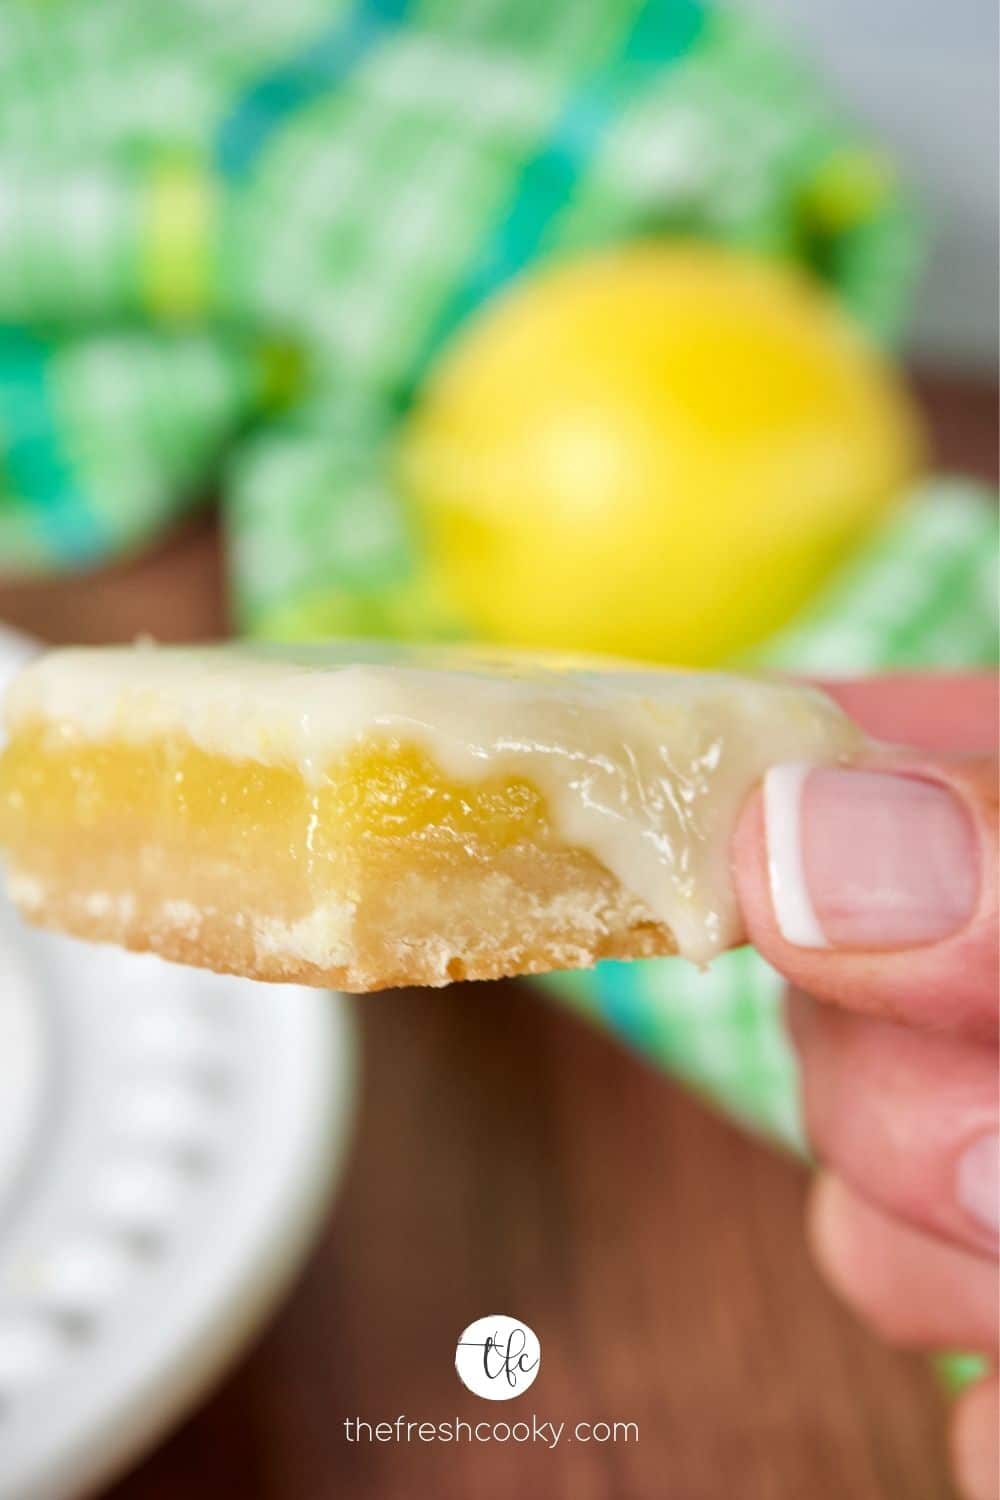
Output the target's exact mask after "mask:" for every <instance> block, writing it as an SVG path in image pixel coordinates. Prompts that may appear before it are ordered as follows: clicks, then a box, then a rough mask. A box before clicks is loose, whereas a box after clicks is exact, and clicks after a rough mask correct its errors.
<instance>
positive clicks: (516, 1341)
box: [455, 1313, 542, 1401]
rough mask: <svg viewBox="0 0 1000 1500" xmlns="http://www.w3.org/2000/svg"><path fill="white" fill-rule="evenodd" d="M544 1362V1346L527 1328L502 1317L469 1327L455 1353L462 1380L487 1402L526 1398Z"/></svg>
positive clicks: (483, 1319) (481, 1319) (478, 1321)
mask: <svg viewBox="0 0 1000 1500" xmlns="http://www.w3.org/2000/svg"><path fill="white" fill-rule="evenodd" d="M541 1362H542V1349H541V1345H540V1344H539V1342H538V1339H537V1338H536V1337H535V1335H534V1333H532V1331H531V1329H530V1328H529V1327H528V1325H527V1324H526V1323H519V1322H518V1321H517V1319H516V1318H505V1317H503V1316H502V1315H501V1314H499V1313H498V1314H496V1315H495V1316H494V1317H490V1318H477V1319H476V1321H475V1322H474V1323H470V1324H469V1326H468V1328H467V1329H466V1330H465V1332H464V1333H463V1334H462V1335H461V1337H460V1338H459V1341H458V1347H457V1348H456V1350H455V1369H456V1370H457V1371H458V1378H459V1380H460V1381H461V1382H462V1384H463V1385H464V1386H467V1387H468V1389H469V1390H470V1391H472V1392H473V1393H474V1394H475V1395H477V1396H483V1397H485V1399H486V1400H487V1401H510V1400H511V1398H512V1397H514V1396H520V1395H523V1393H524V1392H525V1391H526V1390H527V1389H528V1387H529V1385H531V1384H532V1382H533V1381H534V1379H535V1376H536V1375H537V1374H538V1367H539V1365H540V1364H541Z"/></svg>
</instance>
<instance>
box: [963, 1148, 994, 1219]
mask: <svg viewBox="0 0 1000 1500" xmlns="http://www.w3.org/2000/svg"><path fill="white" fill-rule="evenodd" d="M957 1177H958V1201H959V1203H960V1204H961V1205H962V1207H963V1208H964V1209H965V1211H966V1213H967V1214H970V1215H971V1216H972V1218H974V1219H975V1220H976V1222H977V1223H979V1224H982V1225H983V1227H984V1228H986V1229H989V1230H992V1232H993V1233H994V1234H1000V1135H995V1134H994V1135H981V1136H980V1137H979V1139H978V1140H977V1141H973V1142H972V1145H971V1146H966V1148H965V1150H964V1151H963V1152H962V1155H961V1156H960V1157H959V1159H958V1173H957Z"/></svg>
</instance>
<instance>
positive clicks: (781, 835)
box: [764, 765, 830, 948]
mask: <svg viewBox="0 0 1000 1500" xmlns="http://www.w3.org/2000/svg"><path fill="white" fill-rule="evenodd" d="M813 769H814V767H813V766H810V765H788V766H772V767H771V769H770V770H769V771H768V772H767V774H766V775H765V777H764V832H765V837H766V839H767V870H768V877H769V879H770V883H771V901H772V903H773V905H774V915H775V917H776V918H777V922H778V928H779V931H780V932H781V935H782V937H783V938H784V939H785V942H786V943H793V944H794V945H795V947H796V948H829V946H830V944H829V943H828V942H827V940H826V938H825V936H824V934H823V929H822V927H821V926H820V924H819V918H818V917H817V915H816V911H815V908H814V906H813V904H812V901H811V899H810V896H809V888H808V886H807V885H806V877H805V870H804V868H803V863H802V788H803V787H804V785H805V780H806V777H807V776H808V775H809V773H810V771H812V770H813Z"/></svg>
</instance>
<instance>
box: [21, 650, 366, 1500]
mask: <svg viewBox="0 0 1000 1500" xmlns="http://www.w3.org/2000/svg"><path fill="white" fill-rule="evenodd" d="M5 647H6V648H8V649H7V651H6V656H7V658H8V659H9V657H10V650H9V647H10V640H9V637H5V636H3V634H2V633H0V677H2V667H3V664H4V661H3V658H4V654H5V652H4V648H5ZM354 1056H355V1045H354V1031H353V1026H352V1019H351V1015H350V1012H349V1010H348V1008H347V1002H346V1001H345V1000H343V999H342V998H341V997H337V996H331V995H328V994H324V993H323V992H321V991H317V990H306V989H297V988H290V987H287V986H281V987H272V986H267V985H256V984H252V983H250V982H249V981H244V980H235V979H226V978H223V977H220V976H217V975H212V974H202V973H199V972H196V971H193V970H185V969H182V968H177V967H174V966H171V965H168V964H166V963H162V962H160V961H159V960H157V959H155V958H149V957H144V956H135V955H129V954H124V953H117V952H115V951H114V950H110V949H103V948H93V947H88V946H86V945H83V944H78V943H74V942H72V941H70V940H69V939H61V938H56V937H53V936H50V935H45V934H42V933H38V932H34V931H31V930H29V929H27V928H25V927H23V926H22V925H21V924H20V922H19V921H18V919H17V918H16V917H15V915H14V913H13V912H12V910H11V909H10V907H9V906H8V905H7V904H6V903H5V902H3V901H0V1497H2V1500H66V1497H70V1496H73V1495H76V1494H80V1493H83V1492H84V1491H90V1490H92V1489H93V1488H94V1487H95V1486H97V1485H99V1484H103V1483H105V1482H107V1481H108V1480H109V1479H110V1478H112V1477H113V1476H114V1475H115V1474H117V1473H119V1472H120V1471H121V1470H122V1469H123V1468H124V1467H126V1466H127V1464H128V1463H129V1462H130V1461H131V1460H133V1459H135V1458H136V1457H137V1456H138V1455H139V1453H140V1452H142V1451H143V1450H144V1449H146V1448H147V1447H149V1446H150V1445H151V1444H152V1443H153V1442H154V1441H155V1440H156V1439H157V1438H159V1437H160V1436H161V1435H163V1433H164V1432H165V1431H166V1430H167V1428H168V1427H169V1426H170V1425H171V1424H172V1423H174V1422H175V1421H176V1420H177V1419H178V1418H179V1417H180V1416H181V1415H182V1414H183V1413H184V1412H185V1411H186V1410H188V1409H189V1408H190V1407H191V1405H192V1404H193V1403H194V1402H195V1401H196V1399H197V1398H198V1397H199V1396H200V1395H201V1394H203V1392H204V1391H205V1390H206V1388H207V1386H208V1385H209V1383H210V1382H211V1381H212V1380H214V1379H215V1378H216V1377H217V1376H218V1375H220V1374H221V1373H222V1371H223V1369H224V1368H225V1366H226V1364H227V1363H228V1362H229V1361H230V1360H231V1359H232V1358H233V1357H234V1355H235V1354H236V1353H237V1352H238V1350H239V1349H240V1347H241V1346H242V1345H243V1343H244V1342H245V1341H246V1339H247V1338H248V1337H249V1336H250V1335H251V1333H252V1332H253V1331H254V1330H255V1329H256V1327H257V1326H258V1325H259V1323H260V1322H261V1320H262V1319H263V1318H264V1317H265V1315H266V1314H267V1313H268V1312H269V1311H270V1310H271V1309H272V1308H273V1306H274V1304H275V1302H276V1300H277V1298H278V1297H279V1295H280V1294H281V1292H282V1291H283V1290H284V1288H285V1287H286V1286H287V1284H288V1281H289V1279H290V1278H291V1276H292V1274H293V1273H294V1271H295V1270H296V1269H297V1267H298V1266H299V1264H300V1263H301V1260H302V1258H303V1256H304V1255H305V1253H306V1251H307V1250H308V1248H309V1246H310V1244H311V1242H312V1239H313V1236H314V1232H315V1230H316V1229H317V1227H318V1226H319V1224H320V1222H321V1220H322V1216H323V1213H324V1210H325V1209H326V1206H327V1204H328V1202H329V1196H330V1192H331V1189H332V1186H333V1183H334V1180H335V1178H336V1176H337V1174H338V1172H339V1168H340V1165H341V1163H342V1161H343V1157H344V1150H345V1146H346V1143H347V1139H348V1136H349V1128H350V1122H351V1116H352V1112H353V1111H352V1103H353V1082H354Z"/></svg>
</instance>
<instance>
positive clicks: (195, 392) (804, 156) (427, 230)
mask: <svg viewBox="0 0 1000 1500" xmlns="http://www.w3.org/2000/svg"><path fill="white" fill-rule="evenodd" d="M651 232H657V233H664V234H670V233H685V234H692V233H694V234H698V235H701V236H704V237H710V238H716V239H721V240H724V241H726V242H730V243H734V244H738V245H743V246H752V247H755V248H757V249H760V250H762V251H766V252H771V253H773V254H775V255H784V256H790V257H795V258H799V259H803V260H806V261H808V262H809V263H810V264H811V265H813V266H815V267H816V268H817V270H818V271H819V272H820V273H821V274H822V275H824V276H825V277H827V278H828V279H829V281H830V282H831V283H832V284H833V285H834V286H835V287H836V288H837V289H838V290H839V292H840V293H841V295H842V297H843V299H844V300H845V302H846V303H847V304H848V305H849V306H850V307H852V308H853V309H854V311H855V312H856V313H857V314H858V316H859V317H860V318H861V319H862V320H863V321H864V322H866V323H867V324H868V326H869V327H870V328H871V329H872V330H874V331H875V332H876V334H878V335H885V334H888V333H889V332H890V331H891V330H892V329H893V328H894V326H895V324H896V322H897V319H898V315H899V311H900V303H901V300H902V299H903V298H904V297H905V294H906V291H907V289H908V287H909V285H910V282H911V270H912V266H913V259H914V244H915V236H914V234H913V232H912V225H911V223H910V216H909V213H908V210H907V208H906V206H905V204H904V202H903V199H902V197H901V195H900V193H899V192H898V190H897V188H896V186H895V184H894V181H893V177H892V174H891V171H890V170H889V168H888V166H887V164H886V163H885V162H884V161H883V159H882V158H881V156H880V155H879V153H877V152H874V151H871V150H869V149H868V147H867V146H866V145H865V144H864V143H863V142H861V141H860V140H859V139H857V138H856V137H855V135H854V134H853V132H852V131H851V130H850V129H849V128H848V127H846V126H845V125H844V124H843V123H842V122H841V120H840V119H839V118H838V116H837V114H836V113H835V112H834V111H832V110H831V109H830V108H829V106H828V105H827V103H826V102H825V100H824V98H823V96H822V93H821V91H820V90H819V89H818V87H817V85H816V82H815V80H814V79H813V78H811V77H810V76H809V75H808V73H807V72H805V71H804V70H803V69H802V68H801V66H800V65H799V64H798V63H797V62H795V61H793V60H790V59H789V58H787V57H786V56H785V55H784V53H783V51H782V50H781V48H780V47H776V46H775V45H774V44H773V43H772V41H771V40H770V39H768V38H767V37H766V36H764V35H762V34H761V33H760V31H759V29H758V28H757V27H756V26H755V25H751V24H750V23H749V22H748V21H747V20H746V19H745V18H743V17H741V16H739V15H737V14H735V13H729V12H727V11H725V10H723V9H709V8H707V7H705V6H703V4H702V3H701V0H587V3H582V0H545V3H544V4H539V3H538V0H457V3H456V0H282V3H281V4H275V3H274V0H239V4H236V3H234V0H170V3H169V4H166V5H159V6H141V7H138V8H137V7H136V5H135V4H134V0H46V3H44V4H41V3H39V0H5V4H4V5H3V6H2V7H0V571H2V572H5V573H8V574H9V573H11V572H14V573H30V572H37V571H40V570H52V569H58V568H79V567H81V566H85V565H88V564H92V563H96V562H98V561H101V560H104V559H106V558H108V557H111V556H113V555H115V554H120V553H122V552H126V551H128V550H129V549H133V548H135V547H137V546H139V545H141V544H143V543H144V542H146V541H147V540H148V539H150V538H151V537H152V536H154V535H155V534H156V533H157V532H159V531H160V529H161V528H162V527H163V526H164V525H165V524H166V523H167V522H168V521H170V520H171V519H172V518H174V517H176V516H177V515H179V514H181V513H182V512H183V511H184V510H186V509H187V508H189V507H191V506H193V505H195V504H197V503H198V502H199V501H200V500H201V499H202V498H203V497H204V496H206V494H208V493H210V492H211V491H213V490H215V489H221V492H222V497H223V498H222V503H223V507H224V512H225V521H226V534H227V538H228V548H229V557H230V563H231V582H232V591H233V599H234V604H235V612H236V618H237V620H238V623H239V625H240V626H241V627H242V628H244V629H248V630H252V631H258V632H259V631H263V632H268V631H271V632H275V631H281V630H285V629H289V628H301V627H302V625H303V623H305V624H307V625H308V623H309V622H314V621H316V620H320V621H322V622H323V623H324V624H325V625H326V626H327V627H330V626H334V627H336V628H339V629H346V630H353V631H356V632H359V633H366V632H371V631H384V632H393V631H396V630H404V631H406V632H407V633H414V632H420V631H421V630H423V631H424V632H425V633H427V632H430V631H432V630H433V629H434V626H435V624H436V621H435V619H434V613H433V611H434V604H433V601H426V600H423V599H422V598H421V596H420V591H419V589H417V590H414V589H412V588H409V587H408V584H409V583H410V582H412V580H413V579H414V577H415V576H416V575H417V574H419V566H420V547H421V539H420V537H419V536H417V535H414V533H413V528H412V526H411V524H410V521H409V518H408V516H407V513H406V509H405V506H404V505H403V503H402V502H401V500H400V498H399V496H398V495H397V494H396V493H394V490H393V487H392V484H391V482H390V479H389V477H388V471H389V467H390V465H389V454H390V450H391V448H392V442H393V435H394V431H395V427H396V423H397V418H398V415H399V412H400V410H401V408H402V407H403V406H404V405H405V403H406V401H407V400H408V398H409V395H410V393H411V392H412V391H413V390H414V389H415V387H416V386H417V385H418V384H419V381H420V379H421V376H422V374H423V372H424V370H425V369H426V367H427V365H428V362H429V361H430V360H431V359H432V358H433V356H434V354H435V352H436V351H437V349H438V348H439V347H440V345H441V344H442V342H443V341H444V340H445V339H446V338H447V337H448V335H449V333H450V332H451V330H452V329H453V328H454V327H455V326H456V325H457V324H458V323H459V322H460V321H461V320H462V318H464V317H465V315H466V314H467V313H468V312H470V311H471V310H472V309H473V308H475V307H476V306H477V305H478V304H479V303H480V302H481V301H482V300H483V299H484V298H486V297H487V296H489V294H490V293H491V292H492V291H493V290H494V289H495V288H496V287H498V286H499V285H501V284H502V283H503V282H504V281H506V280H508V279H509V278H510V277H511V276H512V275H514V274H516V273H517V272H518V271H519V270H520V269H521V268H522V267H523V266H524V265H526V264H527V263H529V262H531V261H533V260H535V259H536V258H537V257H539V256H547V255H554V254H560V253H563V252H567V251H574V250H580V249H583V248H586V247H593V246H597V245H601V244H606V243H608V242H611V241H614V240H617V239H620V238H622V237H623V236H629V235H635V234H640V233H642V234H649V233H651Z"/></svg>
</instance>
